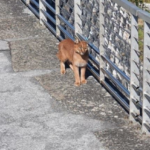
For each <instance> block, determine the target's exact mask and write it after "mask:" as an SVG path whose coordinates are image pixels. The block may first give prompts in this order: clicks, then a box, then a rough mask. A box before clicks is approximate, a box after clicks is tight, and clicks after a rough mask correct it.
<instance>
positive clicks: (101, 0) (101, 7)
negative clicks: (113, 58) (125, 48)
mask: <svg viewBox="0 0 150 150" xmlns="http://www.w3.org/2000/svg"><path fill="white" fill-rule="evenodd" d="M104 33H105V26H104V0H99V43H100V46H99V50H100V60H99V63H100V81H104V78H105V75H104V73H103V71H102V68H104V67H105V62H104V60H103V58H102V56H103V55H105V52H104V51H105V49H104V40H105V39H104Z"/></svg>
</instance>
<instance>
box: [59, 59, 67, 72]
mask: <svg viewBox="0 0 150 150" xmlns="http://www.w3.org/2000/svg"><path fill="white" fill-rule="evenodd" d="M60 72H61V74H65V72H66V70H65V63H64V62H62V61H61V62H60Z"/></svg>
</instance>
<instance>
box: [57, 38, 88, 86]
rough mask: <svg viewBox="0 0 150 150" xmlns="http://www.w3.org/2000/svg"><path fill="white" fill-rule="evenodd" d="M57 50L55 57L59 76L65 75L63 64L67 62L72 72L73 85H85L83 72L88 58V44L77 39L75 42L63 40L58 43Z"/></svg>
mask: <svg viewBox="0 0 150 150" xmlns="http://www.w3.org/2000/svg"><path fill="white" fill-rule="evenodd" d="M58 49H59V51H58V53H57V57H58V59H59V60H60V72H61V74H65V62H68V63H69V66H70V68H71V69H72V70H73V71H74V76H75V85H76V86H79V85H80V84H85V83H87V81H86V79H85V72H86V65H87V62H88V57H89V56H88V44H87V43H86V42H85V41H79V40H78V39H77V40H76V41H75V42H74V41H72V40H71V39H65V40H63V41H61V42H60V43H59V45H58ZM79 68H81V75H80V74H79ZM80 76H81V77H80Z"/></svg>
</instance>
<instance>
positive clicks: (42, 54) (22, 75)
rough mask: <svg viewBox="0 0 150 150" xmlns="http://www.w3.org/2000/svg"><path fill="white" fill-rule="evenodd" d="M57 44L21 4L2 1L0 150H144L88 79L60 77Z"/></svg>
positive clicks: (143, 142) (145, 142) (145, 143)
mask: <svg viewBox="0 0 150 150" xmlns="http://www.w3.org/2000/svg"><path fill="white" fill-rule="evenodd" d="M57 42H58V41H57V39H56V38H55V37H54V36H53V35H52V34H51V33H50V32H49V31H48V30H47V29H46V28H45V27H42V26H41V25H40V24H39V21H38V20H37V19H36V17H35V16H34V15H32V13H31V12H30V11H29V10H28V9H27V8H26V7H25V5H24V4H23V3H22V2H21V1H19V0H7V1H6V0H0V150H147V149H149V146H150V141H149V139H148V138H146V137H145V136H143V135H142V134H141V132H140V131H139V130H137V129H136V128H137V126H133V125H132V124H129V123H128V119H126V118H127V116H128V114H127V113H126V112H125V110H124V109H123V108H122V107H121V106H120V105H119V104H118V103H117V102H116V101H115V100H114V99H113V98H112V97H111V96H110V95H109V94H108V93H107V91H106V90H105V89H104V88H103V87H102V86H101V85H100V84H99V83H97V81H96V80H95V79H94V78H93V77H92V76H88V83H87V85H84V86H80V87H78V88H77V87H75V86H73V73H72V71H71V70H70V69H67V73H66V75H65V76H61V75H60V73H59V62H58V60H57V59H56V56H55V55H56V51H57V44H56V43H57Z"/></svg>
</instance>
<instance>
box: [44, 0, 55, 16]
mask: <svg viewBox="0 0 150 150" xmlns="http://www.w3.org/2000/svg"><path fill="white" fill-rule="evenodd" d="M41 1H42V3H43V4H44V5H45V6H46V7H47V8H48V9H49V10H50V11H51V12H53V13H54V14H55V13H56V11H55V9H54V8H53V7H52V6H50V5H49V4H48V3H47V2H46V1H45V0H41Z"/></svg>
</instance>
